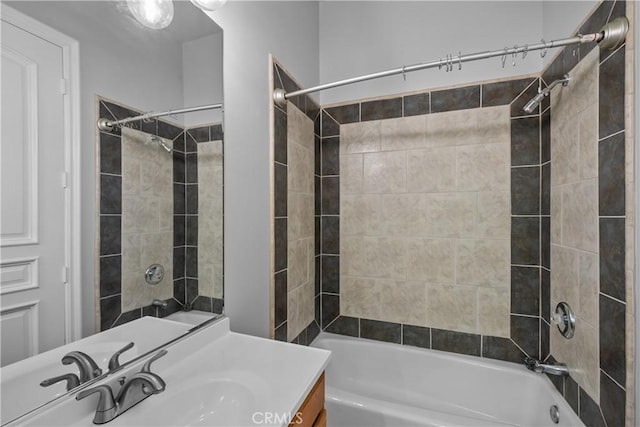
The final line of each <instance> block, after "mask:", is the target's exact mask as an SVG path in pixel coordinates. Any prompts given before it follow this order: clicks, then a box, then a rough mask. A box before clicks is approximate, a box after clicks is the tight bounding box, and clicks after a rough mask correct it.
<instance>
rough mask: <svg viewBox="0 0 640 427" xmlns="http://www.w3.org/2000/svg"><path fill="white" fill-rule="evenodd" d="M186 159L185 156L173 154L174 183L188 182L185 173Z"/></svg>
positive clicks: (177, 153) (175, 152)
mask: <svg viewBox="0 0 640 427" xmlns="http://www.w3.org/2000/svg"><path fill="white" fill-rule="evenodd" d="M185 167H186V159H185V154H184V153H181V152H178V151H174V152H173V181H174V182H179V183H184V182H187V175H186V173H185Z"/></svg>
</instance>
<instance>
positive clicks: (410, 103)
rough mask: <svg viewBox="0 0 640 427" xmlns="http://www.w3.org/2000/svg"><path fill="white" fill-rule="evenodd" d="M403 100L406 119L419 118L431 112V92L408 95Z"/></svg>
mask: <svg viewBox="0 0 640 427" xmlns="http://www.w3.org/2000/svg"><path fill="white" fill-rule="evenodd" d="M402 100H403V103H404V117H409V116H419V115H422V114H428V113H429V112H430V107H429V104H430V102H429V92H427V93H418V94H416V95H407V96H405V97H403V98H402Z"/></svg>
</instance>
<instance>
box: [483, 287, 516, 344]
mask: <svg viewBox="0 0 640 427" xmlns="http://www.w3.org/2000/svg"><path fill="white" fill-rule="evenodd" d="M510 309H511V292H510V289H509V287H508V286H507V287H506V289H505V288H502V289H496V288H479V289H478V333H479V334H483V335H491V336H494V337H503V338H509V337H510V332H511V329H510V328H511V326H510V321H511V318H510V311H511V310H510Z"/></svg>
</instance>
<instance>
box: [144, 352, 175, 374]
mask: <svg viewBox="0 0 640 427" xmlns="http://www.w3.org/2000/svg"><path fill="white" fill-rule="evenodd" d="M167 353H168V351H167V350H160V351H159V352H157V353H156V354H154V355H153V357H151V359H149V360H147V363H145V364H144V366H143V367H142V369H141V370H140V372H151V364H152V363H153V362H155V361H156V360H158V359H160V358H161V357H162V356H164V355H165V354H167Z"/></svg>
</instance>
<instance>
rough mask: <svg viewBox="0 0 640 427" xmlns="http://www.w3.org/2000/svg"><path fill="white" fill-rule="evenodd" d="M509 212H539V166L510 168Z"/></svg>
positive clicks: (524, 213) (526, 213)
mask: <svg viewBox="0 0 640 427" xmlns="http://www.w3.org/2000/svg"><path fill="white" fill-rule="evenodd" d="M511 214H512V215H539V214H540V166H531V167H529V166H527V167H519V168H511Z"/></svg>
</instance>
